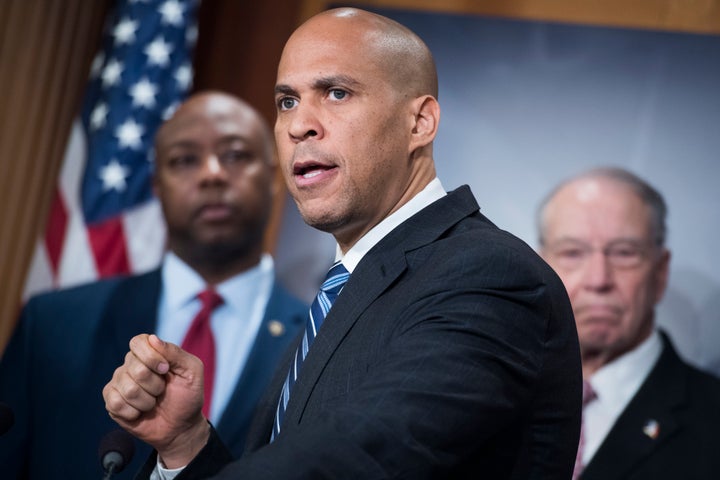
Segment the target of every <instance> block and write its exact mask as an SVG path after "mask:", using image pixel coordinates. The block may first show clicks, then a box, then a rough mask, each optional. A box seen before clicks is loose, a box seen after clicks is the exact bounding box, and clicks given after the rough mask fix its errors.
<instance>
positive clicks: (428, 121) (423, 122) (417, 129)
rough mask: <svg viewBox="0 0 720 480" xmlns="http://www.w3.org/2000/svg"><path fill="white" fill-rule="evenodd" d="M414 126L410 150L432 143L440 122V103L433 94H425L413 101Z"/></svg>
mask: <svg viewBox="0 0 720 480" xmlns="http://www.w3.org/2000/svg"><path fill="white" fill-rule="evenodd" d="M412 107H413V128H412V132H411V135H412V137H411V139H410V145H409V151H410V152H414V151H415V150H417V149H418V148H422V147H425V146H426V145H428V144H430V143H431V142H432V141H433V140H434V139H435V135H436V134H437V129H438V124H439V123H440V104H439V103H438V101H437V100H436V99H435V97H433V96H432V95H423V96H422V97H418V98H416V99H415V100H414V101H413V105H412Z"/></svg>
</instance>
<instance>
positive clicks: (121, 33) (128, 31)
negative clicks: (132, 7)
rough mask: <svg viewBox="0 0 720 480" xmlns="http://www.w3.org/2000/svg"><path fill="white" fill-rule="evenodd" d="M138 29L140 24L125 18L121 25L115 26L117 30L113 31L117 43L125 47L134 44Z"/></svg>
mask: <svg viewBox="0 0 720 480" xmlns="http://www.w3.org/2000/svg"><path fill="white" fill-rule="evenodd" d="M138 27H139V25H138V22H136V21H134V20H131V19H129V18H123V19H122V20H121V21H120V23H118V24H117V25H116V26H115V30H113V36H114V37H115V43H117V44H118V45H123V44H130V43H132V42H134V41H135V32H137V29H138Z"/></svg>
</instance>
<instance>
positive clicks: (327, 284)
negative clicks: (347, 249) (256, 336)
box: [270, 262, 350, 441]
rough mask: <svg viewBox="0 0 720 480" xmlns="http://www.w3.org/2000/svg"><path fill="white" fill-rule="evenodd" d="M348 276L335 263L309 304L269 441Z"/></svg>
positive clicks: (277, 430)
mask: <svg viewBox="0 0 720 480" xmlns="http://www.w3.org/2000/svg"><path fill="white" fill-rule="evenodd" d="M348 278H350V274H349V273H348V271H347V270H346V269H345V267H344V266H343V264H342V263H340V262H337V263H335V264H334V265H333V266H332V268H331V269H330V271H329V272H328V274H327V276H326V277H325V281H324V282H323V284H322V285H321V286H320V291H319V292H318V294H317V296H316V297H315V300H314V301H313V303H312V305H311V306H310V315H309V316H308V321H307V324H306V325H305V334H304V335H303V339H302V343H300V345H298V349H297V351H296V352H295V359H294V361H293V363H292V365H291V366H290V371H288V375H287V378H286V379H285V383H284V384H283V388H282V393H281V394H280V399H279V400H278V406H277V410H276V412H275V423H273V431H272V437H271V439H270V441H273V440H274V439H275V437H277V435H278V434H279V433H280V426H281V425H282V421H283V417H284V416H285V409H286V408H287V404H288V400H289V399H290V389H292V386H293V385H294V384H295V381H296V380H297V377H298V373H299V372H300V366H301V365H302V363H303V361H304V360H305V357H307V354H308V350H309V349H310V345H311V344H312V342H313V340H315V337H316V336H317V332H318V330H320V326H321V325H322V323H323V320H325V317H326V316H327V314H328V312H329V311H330V307H332V304H333V302H334V301H335V299H336V298H337V296H338V295H339V294H340V290H342V288H343V287H344V286H345V283H347V281H348Z"/></svg>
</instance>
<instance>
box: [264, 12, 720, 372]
mask: <svg viewBox="0 0 720 480" xmlns="http://www.w3.org/2000/svg"><path fill="white" fill-rule="evenodd" d="M379 11H380V12H381V13H383V14H385V15H388V16H390V17H392V18H395V19H397V20H398V21H400V22H401V23H403V24H405V25H407V26H408V27H410V28H411V29H412V30H414V31H415V32H417V33H418V34H419V35H420V36H421V37H422V38H423V39H424V40H425V41H426V42H427V44H428V45H429V47H430V49H431V50H432V51H433V54H434V56H435V59H436V61H437V64H438V71H439V75H440V96H439V97H440V98H439V100H440V105H441V108H442V119H441V123H440V133H439V136H438V139H437V141H436V148H435V159H436V163H437V167H438V173H439V176H440V179H441V180H442V182H443V185H444V186H445V188H446V189H448V190H451V189H454V188H456V187H457V186H459V185H461V184H464V183H467V184H469V185H470V186H471V188H472V190H473V192H474V193H475V196H476V197H477V198H478V202H479V203H480V206H481V208H482V211H483V213H485V215H487V216H488V217H489V218H490V219H491V220H493V221H494V222H495V223H496V224H497V225H498V226H500V227H501V228H503V229H506V230H509V231H511V232H513V233H514V234H516V235H517V236H519V237H520V238H522V239H523V240H525V241H526V242H527V243H529V244H530V245H532V246H536V241H535V237H536V235H535V226H534V213H535V208H536V205H537V204H538V202H539V201H540V199H541V198H542V197H543V196H544V195H545V194H546V193H547V192H548V191H549V189H550V188H552V186H554V185H555V184H556V183H557V182H559V181H560V180H561V179H563V178H565V177H567V176H569V175H571V174H573V173H576V172H578V171H581V170H585V169H587V168H589V167H592V166H598V165H619V166H623V167H626V168H628V169H630V170H632V171H634V172H636V173H638V174H640V175H641V176H643V177H644V178H646V179H648V180H649V181H650V182H651V183H652V184H653V185H654V186H656V188H658V189H659V190H660V191H661V192H662V193H663V195H664V196H665V199H666V201H667V202H668V205H669V210H670V214H669V241H668V244H669V247H670V248H671V250H672V252H673V257H672V268H671V279H670V285H669V289H668V292H667V294H666V297H665V299H664V300H663V302H662V303H661V305H660V306H659V309H658V322H659V323H660V324H661V325H662V326H663V327H664V328H665V329H666V330H667V331H668V332H669V333H670V335H671V337H672V338H673V340H674V342H675V344H676V346H677V347H678V349H679V350H680V353H681V354H682V355H683V356H684V357H685V358H687V359H688V360H689V361H691V362H692V363H695V364H696V365H699V366H701V367H705V368H708V369H711V370H713V371H714V372H716V373H718V374H720V259H719V257H718V248H717V247H716V243H717V239H718V237H720V213H718V209H719V208H720V192H719V191H718V186H717V184H718V183H719V182H720V153H718V152H720V37H711V36H701V35H689V34H677V33H661V32H650V31H638V30H624V29H611V28H598V27H586V26H573V25H563V24H550V23H540V22H526V21H511V20H499V19H490V18H482V17H471V16H458V15H440V14H430V13H419V12H408V11H393V10H379ZM286 212H287V213H286V218H285V221H284V225H283V228H282V229H281V238H280V242H279V246H278V255H277V256H276V258H277V262H278V267H279V270H280V275H281V278H283V279H284V281H285V283H286V284H287V285H288V286H289V287H290V288H291V289H292V290H293V291H295V292H296V293H297V294H299V295H301V296H303V297H304V298H305V299H306V300H308V301H310V300H311V299H312V296H313V294H314V292H315V290H316V288H317V284H318V283H319V281H320V280H321V278H322V276H323V275H324V272H325V270H326V268H327V267H328V266H329V265H330V263H331V262H332V257H333V254H334V250H333V248H334V242H333V241H332V238H331V237H329V236H328V235H325V234H322V233H318V232H315V231H313V230H312V229H310V228H309V227H306V226H305V225H304V224H303V223H302V220H301V219H300V218H299V216H298V215H297V210H296V209H295V207H294V204H293V203H292V202H291V201H288V209H287V210H286Z"/></svg>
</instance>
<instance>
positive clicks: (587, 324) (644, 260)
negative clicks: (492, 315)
mask: <svg viewBox="0 0 720 480" xmlns="http://www.w3.org/2000/svg"><path fill="white" fill-rule="evenodd" d="M666 215H667V207H666V205H665V201H664V199H663V197H662V196H661V195H660V193H659V192H658V191H657V190H655V188H653V187H652V186H651V185H650V184H648V183H647V182H646V181H645V180H643V179H641V178H640V177H638V176H637V175H634V174H633V173H631V172H629V171H627V170H623V169H620V168H599V169H594V170H590V171H588V172H583V173H581V174H579V175H577V176H575V177H573V178H571V179H569V180H567V181H565V182H563V183H562V184H561V185H559V186H558V187H557V188H556V189H555V190H553V191H552V192H551V194H550V195H548V197H547V199H546V200H545V201H544V202H543V204H542V205H541V208H540V209H539V217H538V220H539V221H538V226H539V234H540V235H539V236H540V246H541V253H542V255H543V257H544V258H545V259H546V260H547V261H548V263H550V265H552V266H553V268H555V270H556V271H557V272H558V274H559V275H560V278H562V280H563V282H564V284H565V286H566V288H567V291H568V294H569V295H570V301H571V303H572V306H573V310H574V312H575V321H576V322H577V329H578V336H579V339H580V352H581V357H582V369H583V377H584V379H585V381H586V382H587V383H586V384H587V387H586V390H588V391H591V392H592V395H589V396H588V397H587V398H588V402H587V404H586V406H585V408H584V412H583V442H582V443H583V448H582V449H581V451H580V452H579V456H578V458H577V469H576V478H580V479H583V480H612V479H622V478H639V479H640V478H648V479H649V478H652V479H653V480H665V479H668V480H670V479H677V478H685V479H697V480H700V479H705V478H714V477H716V476H718V472H720V455H718V452H720V437H718V435H717V432H718V430H720V380H718V379H716V378H713V377H712V376H710V375H709V374H706V373H704V372H701V371H699V370H697V369H695V368H693V367H691V366H690V365H688V364H687V363H685V362H684V361H683V360H682V359H681V358H680V357H679V356H678V354H677V353H676V352H675V349H674V348H673V346H672V343H671V341H670V339H669V338H668V336H667V335H665V334H664V333H663V332H661V331H660V330H658V328H657V326H656V325H655V307H656V305H657V304H658V303H659V302H660V300H661V299H662V297H663V294H664V293H665V287H666V285H667V281H668V275H669V268H670V251H669V250H668V248H667V247H666V245H665V236H666V235H665V232H666V230H667V228H666V226H665V217H666Z"/></svg>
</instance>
